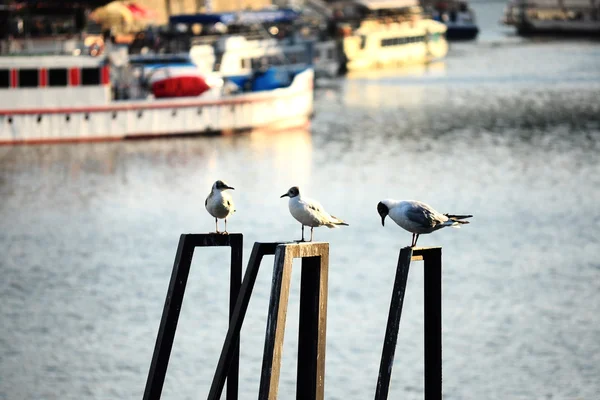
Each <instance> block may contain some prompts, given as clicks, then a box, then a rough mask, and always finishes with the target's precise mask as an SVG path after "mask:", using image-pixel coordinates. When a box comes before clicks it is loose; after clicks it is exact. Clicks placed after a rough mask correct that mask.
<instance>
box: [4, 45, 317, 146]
mask: <svg viewBox="0 0 600 400" xmlns="http://www.w3.org/2000/svg"><path fill="white" fill-rule="evenodd" d="M175 72H176V73H175ZM263 73H264V71H263ZM281 73H282V74H284V75H285V74H286V72H285V69H283V70H282V71H280V72H277V74H281ZM127 74H129V75H131V77H130V78H131V79H130V82H131V83H132V85H133V83H136V82H137V83H136V85H137V86H136V88H137V90H132V89H133V86H135V85H133V86H132V87H129V88H128V89H130V90H129V96H128V99H120V100H117V99H116V98H118V97H119V92H118V91H117V90H115V89H116V86H117V85H116V84H115V83H116V80H117V79H118V80H119V81H120V82H123V76H124V75H127ZM161 74H162V75H161ZM259 75H260V74H259ZM139 78H140V77H139V76H137V77H136V75H135V71H133V70H131V69H130V68H129V69H128V68H126V67H120V68H116V69H115V70H114V71H111V67H110V66H109V63H108V61H107V59H105V58H101V57H90V56H83V55H80V56H68V55H50V56H37V55H35V56H5V57H0V144H4V145H6V144H8V145H11V144H20V143H55V142H73V141H103V140H120V139H124V138H148V137H157V136H173V135H187V134H207V133H212V134H214V133H232V132H240V131H248V130H256V129H258V130H280V129H288V128H295V127H299V126H306V125H307V124H308V123H309V120H310V116H311V115H312V111H313V70H312V68H307V69H305V70H303V71H301V72H297V73H294V74H293V76H292V75H291V73H290V75H288V81H287V83H283V84H282V85H280V87H277V88H268V89H262V90H261V89H260V88H259V87H255V86H256V85H253V82H254V81H248V82H247V84H243V85H242V84H240V82H239V81H238V82H236V84H234V83H231V82H230V83H227V79H225V80H223V79H222V78H219V77H217V78H216V77H214V76H213V77H203V76H202V75H200V73H199V72H197V71H196V72H192V71H189V70H186V71H184V72H183V73H182V70H177V69H172V70H171V74H170V73H169V70H168V69H163V70H162V71H161V72H160V73H159V72H158V71H157V73H156V75H155V76H154V78H153V79H152V80H146V81H145V82H142V84H140V79H139ZM249 79H253V78H252V77H251V78H249ZM223 81H225V82H226V83H225V84H223ZM285 81H286V79H282V80H281V82H285ZM144 84H145V86H144ZM232 88H233V90H232Z"/></svg>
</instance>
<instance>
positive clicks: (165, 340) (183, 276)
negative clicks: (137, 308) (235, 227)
mask: <svg viewBox="0 0 600 400" xmlns="http://www.w3.org/2000/svg"><path fill="white" fill-rule="evenodd" d="M243 238H244V236H243V235H242V234H241V233H230V234H228V235H223V234H215V233H209V234H183V235H181V237H180V238H179V246H178V247H177V255H176V256H175V262H174V264H173V272H172V273H171V281H170V283H169V289H168V291H167V297H166V299H165V305H164V308H163V314H162V318H161V321H160V327H159V329H158V335H157V337H156V344H155V346H154V353H153V355H152V362H151V364H150V370H149V372H148V379H147V381H146V388H145V390H144V397H143V399H144V400H158V399H160V396H161V393H162V388H163V385H164V382H165V376H166V373H167V367H168V365H169V358H170V356H171V349H172V348H173V340H174V338H175V331H176V330H177V322H178V320H179V313H180V311H181V306H182V304H183V295H184V294H185V287H186V284H187V279H188V276H189V272H190V266H191V264H192V257H193V255H194V249H195V248H196V247H215V246H230V247H231V280H230V292H229V293H230V298H229V314H230V318H231V317H232V314H233V311H234V310H233V305H234V304H236V300H237V296H238V293H239V291H240V281H241V276H242V248H243ZM230 322H231V321H230ZM238 376H239V337H238V338H237V340H236V341H235V343H234V344H233V354H232V362H231V368H230V369H229V370H228V376H227V378H228V382H229V383H228V386H227V399H228V400H234V399H237V394H238Z"/></svg>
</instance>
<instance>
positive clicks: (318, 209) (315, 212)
mask: <svg viewBox="0 0 600 400" xmlns="http://www.w3.org/2000/svg"><path fill="white" fill-rule="evenodd" d="M281 197H289V198H290V200H289V202H288V206H289V208H290V213H291V214H292V216H293V217H294V218H296V220H297V221H298V222H300V223H301V224H302V240H301V241H302V242H304V226H305V225H306V226H310V241H311V242H312V240H313V228H317V227H319V226H323V225H325V226H326V227H328V228H335V227H336V226H337V225H345V226H348V224H347V223H345V222H344V221H342V220H341V219H339V218H337V217H334V216H333V215H331V214H329V213H328V212H327V211H325V209H324V208H323V206H322V205H321V204H319V203H318V202H317V201H315V200H311V199H309V198H302V196H301V195H300V189H299V188H298V186H293V187H291V188H290V190H288V191H287V193H286V194H283V195H281V196H280V198H281Z"/></svg>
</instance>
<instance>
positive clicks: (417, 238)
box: [415, 233, 419, 246]
mask: <svg viewBox="0 0 600 400" xmlns="http://www.w3.org/2000/svg"><path fill="white" fill-rule="evenodd" d="M417 240H419V234H418V233H417V237H416V238H415V246H416V245H417Z"/></svg>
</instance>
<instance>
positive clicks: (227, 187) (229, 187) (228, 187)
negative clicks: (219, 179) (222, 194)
mask: <svg viewBox="0 0 600 400" xmlns="http://www.w3.org/2000/svg"><path fill="white" fill-rule="evenodd" d="M225 189H231V190H235V188H232V187H231V186H225Z"/></svg>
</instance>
